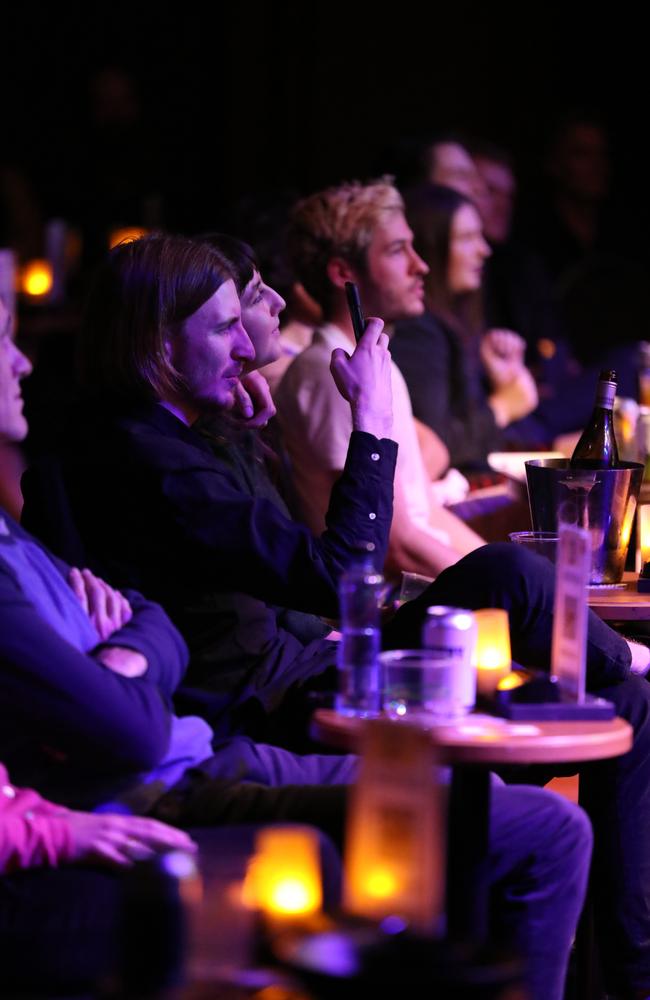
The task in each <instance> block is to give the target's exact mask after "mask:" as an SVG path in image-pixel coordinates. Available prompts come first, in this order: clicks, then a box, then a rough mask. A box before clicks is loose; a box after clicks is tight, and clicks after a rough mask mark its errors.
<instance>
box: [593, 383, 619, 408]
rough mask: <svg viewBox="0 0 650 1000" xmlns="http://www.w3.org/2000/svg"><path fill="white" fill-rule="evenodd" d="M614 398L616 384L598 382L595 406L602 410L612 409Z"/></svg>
mask: <svg viewBox="0 0 650 1000" xmlns="http://www.w3.org/2000/svg"><path fill="white" fill-rule="evenodd" d="M615 397H616V382H599V383H598V388H597V389H596V406H599V407H601V408H602V409H603V410H613V409H614V399H615Z"/></svg>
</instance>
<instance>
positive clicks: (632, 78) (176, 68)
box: [0, 0, 647, 229]
mask: <svg viewBox="0 0 650 1000" xmlns="http://www.w3.org/2000/svg"><path fill="white" fill-rule="evenodd" d="M614 15H615V18H616V19H615V20H614V19H613V18H614ZM637 17H638V15H634V17H632V15H631V14H628V13H627V12H626V10H625V8H621V7H620V6H617V7H616V9H615V10H613V11H611V12H609V13H608V14H603V13H597V12H596V9H595V7H587V6H585V7H584V8H583V9H581V8H575V7H574V8H571V10H570V12H567V11H566V10H563V9H557V10H554V9H552V8H550V6H549V5H545V6H544V7H542V6H541V5H540V6H538V5H526V6H525V7H524V6H523V5H522V6H521V7H519V8H517V9H516V10H514V11H513V10H511V9H506V8H505V7H502V6H499V5H487V4H481V5H469V4H462V3H461V4H458V5H456V6H455V7H454V8H453V9H440V8H439V7H437V6H436V7H434V6H432V5H417V6H416V5H415V4H414V3H411V2H401V3H392V4H389V5H388V6H386V7H385V8H380V7H379V6H378V5H371V4H365V3H362V4H358V3H357V4H355V3H347V4H346V3H340V2H329V3H325V2H322V0H315V2H312V3H311V4H308V3H304V4H303V3H279V2H278V3H245V4H242V3H240V4H237V5H234V4H233V5H228V6H227V5H224V4H219V3H214V4H211V5H209V6H203V5H201V6H199V5H196V4H192V3H189V4H185V5H178V6H177V7H176V8H175V9H172V10H171V11H165V10H164V9H163V8H162V7H160V6H154V5H150V4H138V3H137V2H136V0H134V2H133V3H132V4H131V5H130V6H125V5H124V6H123V5H118V6H115V5H112V6H111V7H106V8H105V9H100V10H96V11H93V10H90V9H86V10H84V11H81V12H79V11H75V12H73V11H71V10H68V9H61V8H58V9H57V8H56V7H55V6H54V5H53V6H50V7H42V8H41V7H39V6H38V5H37V6H33V5H32V6H29V5H27V4H24V5H23V6H22V7H20V8H17V7H15V8H14V9H12V10H10V11H6V12H5V13H4V14H3V20H4V25H3V29H2V35H3V38H2V60H1V61H2V70H1V72H2V78H3V79H2V91H1V93H2V95H3V98H2V117H3V120H4V129H3V133H4V134H3V137H2V139H1V140H0V159H4V160H5V161H7V160H8V159H10V160H12V161H13V162H14V163H18V164H19V165H20V166H21V168H22V169H23V170H24V172H25V173H26V175H27V176H28V177H29V179H30V180H31V181H32V183H33V185H34V187H35V189H36V192H37V194H38V197H39V199H40V201H41V204H42V207H43V212H44V215H45V216H46V217H47V216H48V215H52V214H66V213H67V214H70V213H71V212H72V213H73V212H74V201H75V199H76V198H77V197H80V185H81V187H83V183H84V177H83V170H82V169H81V167H80V165H81V164H83V149H84V145H85V143H86V136H87V120H88V97H87V94H88V80H89V78H90V76H91V75H92V74H93V73H94V72H96V71H97V70H98V69H100V68H101V67H104V66H107V65H116V66H119V67H122V68H123V69H125V70H127V71H128V72H129V73H130V74H131V75H132V76H133V78H134V80H135V82H136V84H137V87H138V89H139V93H140V97H141V101H142V107H143V122H142V129H141V130H140V132H141V135H142V136H144V140H143V145H145V146H146V149H147V153H148V155H149V157H150V159H149V161H148V164H147V167H146V169H147V171H150V172H153V173H156V172H158V175H159V176H158V177H157V178H156V183H157V186H158V187H159V188H160V189H161V191H162V194H163V203H164V222H165V223H166V224H167V225H170V226H173V227H177V228H186V229H192V228H194V229H195V228H205V227H208V226H212V225H216V224H219V221H220V219H221V218H222V216H223V214H224V212H225V213H226V214H227V212H228V209H229V206H231V205H232V204H233V202H234V201H236V200H237V199H238V198H239V197H240V196H241V195H242V194H243V193H244V192H251V191H256V192H268V193H273V192H276V191H279V190H281V189H292V190H293V189H296V190H300V191H307V190H310V189H314V188H316V187H318V186H321V185H323V184H325V183H328V182H330V181H332V182H333V181H337V180H340V179H342V178H344V177H354V176H356V177H364V176H368V175H370V174H373V173H378V172H380V171H381V170H382V169H383V168H384V165H386V166H390V164H389V162H388V160H387V159H386V158H385V157H384V156H383V150H384V149H385V147H386V146H387V145H389V144H390V143H391V142H393V141H394V140H396V139H398V138H399V137H403V136H405V135H408V134H411V133H417V132H423V131H427V130H429V129H432V130H433V129H441V128H448V127H454V128H463V129H466V130H468V131H470V132H472V133H476V134H478V135H480V136H483V137H488V138H491V139H494V140H497V141H499V142H500V143H503V144H505V145H507V146H509V147H510V148H511V149H512V151H513V152H514V153H515V155H516V158H517V164H518V168H519V171H520V175H521V177H522V180H523V183H524V187H525V188H528V189H529V190H530V191H534V188H535V184H536V183H537V180H538V177H537V175H538V172H539V170H540V165H541V162H542V152H543V146H544V141H545V137H546V134H547V132H548V129H549V127H550V126H551V125H552V123H553V121H554V120H555V119H556V117H557V115H558V113H559V112H561V111H562V110H564V109H566V108H569V107H574V106H580V107H586V108H589V109H591V110H595V111H597V112H598V113H600V114H601V115H602V116H603V118H604V120H605V122H606V123H607V125H608V127H609V129H610V135H611V141H612V150H613V155H614V168H615V186H616V189H617V190H618V192H619V193H620V192H624V193H625V194H626V196H627V198H628V199H629V201H630V203H633V202H634V201H635V200H636V197H637V192H638V191H642V190H643V188H644V183H645V175H646V170H647V166H646V162H645V155H644V154H642V152H641V151H642V150H643V149H644V148H645V130H646V128H647V110H646V102H647V87H646V83H645V79H646V56H645V48H646V40H645V32H644V31H643V30H642V29H641V25H640V23H639V22H638V20H636V18H637ZM127 145H128V144H127ZM119 155H120V156H122V155H123V156H124V157H127V158H128V157H131V156H139V155H141V151H140V152H138V151H137V150H135V151H132V150H130V149H129V148H124V149H123V150H120V151H119ZM71 205H72V206H73V207H72V208H71V207H70V206H71ZM637 210H641V211H642V212H643V213H645V206H643V205H640V206H637ZM120 221H123V222H125V221H132V222H136V221H139V220H136V219H133V220H120Z"/></svg>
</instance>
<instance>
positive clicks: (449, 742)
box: [311, 708, 632, 765]
mask: <svg viewBox="0 0 650 1000" xmlns="http://www.w3.org/2000/svg"><path fill="white" fill-rule="evenodd" d="M364 724H365V719H357V718H354V717H349V716H344V715H339V713H338V712H335V711H334V710H333V709H329V708H321V709H319V710H318V711H317V712H315V713H314V716H313V719H312V723H311V735H312V737H313V739H315V740H318V742H320V743H324V744H326V745H327V746H330V747H335V748H336V749H337V750H346V751H350V750H356V749H357V747H358V743H359V738H360V736H361V732H362V729H363V726H364ZM395 725H396V726H400V725H403V723H402V722H401V721H400V720H395ZM423 725H424V728H426V729H428V730H429V731H430V732H431V741H432V743H434V744H435V745H436V746H437V747H439V748H440V750H441V755H442V758H443V760H444V761H446V763H448V764H481V765H483V764H487V765H492V764H558V763H572V762H576V763H577V762H579V761H585V760H601V759H603V758H605V757H618V756H620V755H621V754H623V753H625V752H626V751H627V750H629V749H630V747H631V746H632V727H631V726H630V725H629V723H627V722H625V720H624V719H611V720H607V721H605V722H597V721H590V722H510V721H509V720H508V719H500V718H496V717H495V716H491V715H467V716H465V717H464V718H462V719H459V720H458V721H457V722H455V723H453V724H449V723H446V724H443V725H435V726H434V725H430V724H424V723H423Z"/></svg>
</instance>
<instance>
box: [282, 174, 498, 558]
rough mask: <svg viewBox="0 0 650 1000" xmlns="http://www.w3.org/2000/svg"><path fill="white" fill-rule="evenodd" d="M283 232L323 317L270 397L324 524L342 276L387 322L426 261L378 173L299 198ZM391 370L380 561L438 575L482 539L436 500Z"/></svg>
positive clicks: (299, 479) (336, 419) (302, 484)
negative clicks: (392, 445) (391, 490)
mask: <svg viewBox="0 0 650 1000" xmlns="http://www.w3.org/2000/svg"><path fill="white" fill-rule="evenodd" d="M288 241H289V248H290V252H291V255H292V258H293V263H294V266H295V268H296V272H297V274H298V276H299V277H300V279H301V281H302V283H303V285H304V286H305V288H306V289H307V291H308V292H309V293H310V295H312V296H313V297H314V298H315V299H316V301H317V302H318V303H319V305H320V307H321V309H322V310H323V315H324V318H325V320H326V322H325V323H323V324H321V326H320V327H319V329H318V331H317V333H316V334H315V336H314V340H313V342H312V344H311V346H310V347H308V348H307V349H306V350H305V351H303V352H302V354H300V355H299V356H298V357H297V358H296V359H295V361H294V362H293V364H292V365H291V366H290V367H289V369H288V370H287V372H286V374H285V376H284V378H283V380H282V382H281V383H280V386H279V388H278V391H277V393H276V397H275V401H276V405H277V407H278V421H279V423H280V427H281V430H282V436H283V440H284V443H285V446H286V448H287V450H288V452H289V456H290V458H291V464H292V470H293V476H294V483H295V487H296V492H297V493H298V496H299V499H300V503H301V509H302V512H303V516H304V519H305V521H306V522H307V523H308V524H309V526H310V528H311V529H312V531H314V532H321V531H322V530H323V528H324V526H325V518H326V513H327V505H328V499H329V495H330V491H331V489H332V486H333V484H334V483H335V482H336V480H337V479H338V477H339V476H340V475H341V472H342V470H343V466H344V464H345V456H346V452H347V445H348V441H349V438H350V431H351V422H350V414H349V409H348V407H346V405H345V401H344V400H343V399H342V398H341V396H340V394H339V393H338V392H337V391H336V387H335V386H334V385H333V383H332V379H331V376H330V372H329V364H330V356H331V353H332V350H333V349H341V350H345V351H349V350H351V349H352V347H353V346H354V332H353V329H352V321H351V319H350V314H349V311H348V306H347V302H346V294H345V283H346V281H354V282H356V283H357V284H358V286H359V291H360V295H361V300H362V302H363V307H364V309H365V310H366V311H367V312H368V313H370V314H376V315H380V316H382V317H383V318H384V319H385V320H386V321H387V322H388V323H394V322H395V321H396V320H398V319H402V318H404V317H407V316H419V315H420V314H421V312H422V310H423V308H424V306H423V296H424V284H423V283H424V279H425V275H426V273H427V268H426V266H425V264H424V263H423V262H422V260H421V259H420V257H419V256H418V255H417V254H416V252H415V250H414V249H413V243H412V234H411V231H410V229H409V227H408V225H407V224H406V220H405V218H404V213H403V204H402V199H401V197H400V195H399V193H398V192H397V190H396V189H395V188H394V187H393V186H392V185H391V184H389V183H386V182H384V181H381V182H377V183H374V184H368V185H362V184H346V185H342V186H341V187H339V188H331V189H329V190H327V191H323V192H320V193H318V194H315V195H312V196H311V197H309V198H306V199H305V200H304V201H302V202H300V203H299V204H298V205H297V206H296V208H295V210H294V212H293V215H292V219H291V223H290V227H289V232H288ZM391 374H392V394H393V410H394V414H393V428H394V437H395V440H396V441H397V442H398V444H399V451H398V456H397V471H396V477H395V499H394V517H393V524H392V528H391V533H390V540H389V549H388V557H387V563H386V571H387V573H388V575H395V576H399V571H400V570H411V571H415V572H419V573H422V574H425V575H428V576H436V575H437V574H438V573H439V572H440V570H442V569H444V568H445V567H446V566H449V565H451V564H453V563H454V562H456V561H457V559H458V558H459V557H460V556H461V555H465V554H467V553H468V552H470V551H472V550H473V549H475V548H477V547H478V546H479V545H481V544H482V539H481V538H479V536H478V535H476V534H475V533H474V532H473V531H472V530H471V529H470V528H468V527H467V525H465V524H464V523H463V522H462V521H460V520H459V519H458V518H457V517H455V516H454V515H453V514H452V513H450V512H449V511H447V510H446V509H444V508H443V507H441V505H440V504H439V503H437V502H436V501H435V500H434V498H433V495H432V492H431V475H430V474H429V472H428V470H427V468H426V467H425V464H424V461H423V458H422V455H421V451H420V444H419V441H418V435H417V432H416V428H415V424H414V421H413V413H412V411H411V403H410V399H409V394H408V390H407V388H406V386H405V384H404V379H403V378H402V376H401V375H400V373H399V371H398V370H397V368H396V367H395V366H394V365H393V366H392V368H391ZM445 464H446V455H445ZM439 471H441V470H440V469H438V472H439Z"/></svg>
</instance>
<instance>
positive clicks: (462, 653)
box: [422, 604, 477, 715]
mask: <svg viewBox="0 0 650 1000" xmlns="http://www.w3.org/2000/svg"><path fill="white" fill-rule="evenodd" d="M476 632H477V627H476V618H475V617H474V615H473V614H472V612H471V611H467V610H466V609H465V608H450V607H447V606H445V605H441V604H436V605H433V606H432V607H430V608H427V615H426V618H425V620H424V625H423V627H422V646H423V647H424V648H425V649H429V650H431V651H433V652H435V654H436V656H437V657H439V658H440V659H449V660H451V661H452V662H453V664H454V670H453V678H454V681H453V683H454V691H453V700H454V702H456V704H457V705H458V713H459V714H461V715H462V714H464V713H466V712H470V711H471V710H472V708H473V707H474V705H475V704H476V667H475V666H474V664H473V662H472V660H473V654H474V646H475V645H476Z"/></svg>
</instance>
